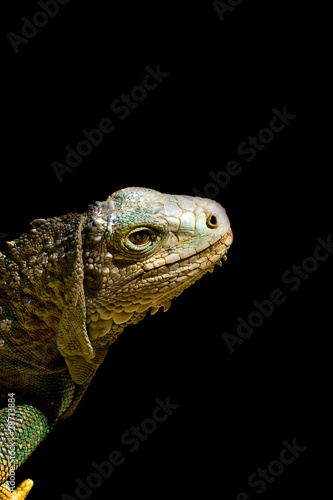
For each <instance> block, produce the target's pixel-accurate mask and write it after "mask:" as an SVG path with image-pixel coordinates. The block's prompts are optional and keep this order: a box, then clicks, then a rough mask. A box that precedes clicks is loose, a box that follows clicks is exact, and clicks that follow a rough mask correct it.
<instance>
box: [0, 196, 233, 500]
mask: <svg viewBox="0 0 333 500" xmlns="http://www.w3.org/2000/svg"><path fill="white" fill-rule="evenodd" d="M31 225H32V226H33V229H31V230H30V232H28V233H26V234H24V235H22V236H21V237H20V238H18V239H16V240H14V241H10V242H8V243H7V246H8V247H7V248H6V250H5V251H3V252H2V253H0V361H1V367H0V395H1V406H0V408H2V410H0V444H1V450H0V484H1V486H0V500H4V499H18V498H19V499H24V498H26V496H27V494H28V492H29V491H30V489H31V487H32V484H33V483H32V481H31V480H26V481H24V482H23V483H22V484H21V485H19V486H17V487H16V489H15V490H14V484H13V483H14V482H15V481H14V470H16V468H17V467H19V466H20V465H21V464H22V463H23V462H24V461H25V460H26V458H27V457H28V456H29V455H30V454H31V453H32V452H33V450H34V449H35V448H36V446H37V445H38V444H39V443H40V442H41V441H42V440H43V439H44V438H45V436H46V435H47V434H48V433H49V432H50V430H51V429H52V428H53V426H54V425H55V423H56V422H57V420H58V419H65V418H67V417H68V416H70V415H71V414H72V413H73V412H74V410H75V409H76V407H77V405H78V403H79V401H80V399H81V398H82V396H83V394H84V392H85V390H86V389H87V387H88V385H89V384H90V382H91V380H92V378H93V376H94V374H95V372H96V370H97V369H98V367H99V366H100V364H101V363H102V361H103V359H104V358H105V355H106V353H107V351H108V349H109V346H110V345H111V344H112V343H113V342H114V341H115V340H116V338H117V337H118V335H119V334H120V333H121V332H122V331H123V330H124V328H125V327H126V326H127V325H130V324H135V323H138V322H139V321H141V320H142V319H143V318H144V317H145V315H146V313H147V311H148V310H149V309H150V311H151V313H152V314H154V313H155V312H156V311H157V310H158V309H159V308H160V307H161V306H162V307H163V308H164V311H166V310H167V309H168V308H169V306H170V302H171V299H172V298H173V297H176V296H178V295H180V293H181V292H182V291H183V290H184V289H185V288H187V287H188V286H190V285H191V284H192V283H194V282H195V281H196V280H198V279H199V278H200V277H201V276H202V275H203V274H205V273H206V272H207V271H212V270H213V268H214V266H215V264H217V263H221V259H224V260H225V259H226V254H227V251H228V249H229V247H230V245H231V243H232V240H233V235H232V231H231V228H230V223H229V220H228V217H227V215H226V212H225V210H224V209H223V208H222V207H221V205H219V204H218V203H216V202H215V201H212V200H209V199H204V198H199V197H190V196H179V195H167V194H162V193H159V192H157V191H154V190H152V189H145V188H137V187H134V188H125V189H122V190H120V191H117V192H115V193H113V194H112V195H111V196H109V197H108V198H107V200H106V201H104V202H95V203H94V204H92V205H90V206H89V207H88V209H87V212H86V213H84V214H77V213H69V214H67V215H64V216H61V217H54V218H50V219H37V220H34V221H33V222H32V223H31Z"/></svg>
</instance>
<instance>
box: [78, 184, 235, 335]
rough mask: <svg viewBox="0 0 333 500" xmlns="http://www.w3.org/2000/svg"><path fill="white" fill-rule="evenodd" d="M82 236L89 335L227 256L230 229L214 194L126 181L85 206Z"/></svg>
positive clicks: (156, 303)
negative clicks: (159, 189)
mask: <svg viewBox="0 0 333 500" xmlns="http://www.w3.org/2000/svg"><path fill="white" fill-rule="evenodd" d="M86 216H87V225H86V228H85V236H84V241H83V263H84V277H85V279H84V289H85V295H86V310H87V328H88V335H89V338H90V340H91V341H94V340H96V339H101V338H102V337H104V336H106V335H107V334H109V333H110V332H111V333H112V332H113V333H114V334H115V335H117V333H119V332H120V331H122V330H123V328H124V327H125V326H127V325H128V324H131V323H137V322H138V321H140V320H141V319H143V317H144V316H145V314H146V312H147V311H148V310H149V309H150V310H151V313H152V314H154V313H155V312H156V311H157V310H158V308H159V307H161V306H163V308H164V310H167V309H168V308H169V306H170V302H171V299H172V298H173V297H176V296H178V295H179V294H180V293H181V292H182V291H183V290H184V289H185V288H187V287H188V286H190V285H191V284H192V283H194V282H195V281H196V280H197V279H199V278H200V277H201V276H202V275H203V274H204V273H206V272H207V271H212V270H213V268H214V266H215V264H217V263H220V262H221V259H224V260H225V259H226V253H227V251H228V249H229V247H230V245H231V243H232V240H233V236H232V231H231V228H230V223H229V219H228V217H227V215H226V212H225V210H224V209H223V208H222V207H221V205H219V204H218V203H216V202H215V201H213V200H209V199H203V198H198V197H190V196H179V195H167V194H162V193H159V192H157V191H154V190H152V189H144V188H137V187H135V188H126V189H122V190H121V191H117V192H116V193H114V194H113V195H112V196H110V197H109V198H108V199H107V200H106V201H105V202H96V203H94V204H93V205H91V206H90V207H89V209H88V212H87V214H86Z"/></svg>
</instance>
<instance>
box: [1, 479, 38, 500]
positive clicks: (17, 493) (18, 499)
mask: <svg viewBox="0 0 333 500" xmlns="http://www.w3.org/2000/svg"><path fill="white" fill-rule="evenodd" d="M33 485H34V482H33V481H32V480H31V479H25V481H22V483H21V484H19V485H18V487H17V488H15V490H14V491H13V492H11V491H10V488H9V486H8V484H6V483H5V484H3V485H1V486H0V500H24V499H25V498H27V495H28V493H29V492H30V490H31V488H32V487H33Z"/></svg>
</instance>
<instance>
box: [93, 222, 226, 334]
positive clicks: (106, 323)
mask: <svg viewBox="0 0 333 500" xmlns="http://www.w3.org/2000/svg"><path fill="white" fill-rule="evenodd" d="M232 241H233V234H232V231H231V229H229V230H228V231H227V232H226V233H225V234H224V235H223V236H222V237H221V238H220V239H218V240H217V241H215V242H214V243H212V244H211V245H210V246H208V247H206V248H204V249H203V250H201V251H199V252H197V253H195V254H193V255H191V256H189V257H185V258H182V259H181V258H179V259H178V260H175V261H173V262H172V263H170V264H161V265H160V266H157V267H154V268H153V269H150V270H147V271H145V270H144V269H142V270H141V272H140V274H136V275H135V276H133V277H132V278H131V279H130V280H128V281H127V282H126V283H124V284H123V285H122V287H120V288H118V289H117V291H116V292H115V295H113V296H112V297H109V299H108V301H107V302H104V303H103V304H101V305H100V307H99V308H98V309H97V310H96V313H94V315H93V316H91V317H90V318H87V319H88V321H87V323H88V331H89V336H90V338H91V340H95V339H96V338H100V337H104V336H105V335H106V334H107V333H110V331H112V330H113V329H114V328H115V329H116V330H118V331H119V326H118V325H120V326H121V327H125V326H126V325H127V324H130V323H131V322H133V320H135V318H139V316H140V315H142V314H143V315H145V314H146V313H147V312H148V311H149V309H150V313H151V314H155V313H156V312H157V311H158V309H159V308H160V307H163V309H164V311H167V310H168V309H169V307H170V305H171V300H172V299H173V298H174V297H177V296H178V295H180V294H181V293H182V291H183V290H184V289H185V288H188V287H189V286H190V285H192V284H193V283H194V282H195V281H197V280H198V279H199V278H201V277H202V276H203V275H204V274H205V273H207V272H213V269H214V267H215V265H216V264H217V265H222V263H221V259H223V260H226V258H227V252H228V250H229V247H230V245H231V244H232Z"/></svg>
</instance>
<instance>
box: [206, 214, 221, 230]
mask: <svg viewBox="0 0 333 500" xmlns="http://www.w3.org/2000/svg"><path fill="white" fill-rule="evenodd" d="M218 225H219V221H218V218H217V216H216V215H215V213H214V212H210V213H209V214H208V215H207V226H208V227H210V228H212V229H214V228H216V227H217V226H218Z"/></svg>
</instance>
